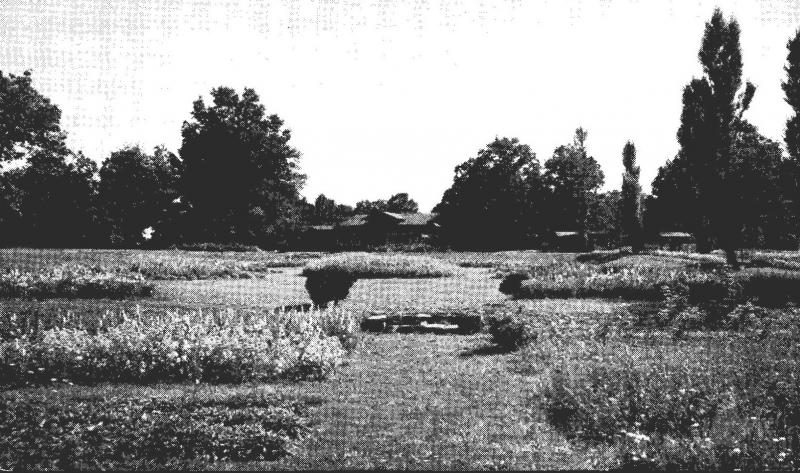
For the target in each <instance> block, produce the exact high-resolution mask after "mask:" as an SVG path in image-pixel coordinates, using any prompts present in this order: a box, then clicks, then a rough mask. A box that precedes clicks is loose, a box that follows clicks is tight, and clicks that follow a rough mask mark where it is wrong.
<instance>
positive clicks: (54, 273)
mask: <svg viewBox="0 0 800 473" xmlns="http://www.w3.org/2000/svg"><path fill="white" fill-rule="evenodd" d="M153 289H154V287H153V285H152V284H150V283H147V282H145V281H144V277H142V276H141V275H139V274H131V273H124V272H120V271H109V270H107V269H104V268H101V267H95V266H84V265H62V266H58V267H55V268H51V269H49V270H46V271H38V272H23V271H19V270H16V269H12V270H6V271H5V272H3V273H0V297H23V298H36V299H45V298H56V297H58V298H62V297H63V298H84V299H96V298H109V299H122V298H128V297H142V296H149V295H151V294H152V293H153Z"/></svg>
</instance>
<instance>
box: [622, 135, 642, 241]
mask: <svg viewBox="0 0 800 473" xmlns="http://www.w3.org/2000/svg"><path fill="white" fill-rule="evenodd" d="M622 165H623V166H624V167H625V172H624V173H623V174H622V232H623V233H625V234H627V236H628V241H629V242H630V245H631V249H632V250H633V252H634V253H638V252H639V251H641V249H642V219H641V209H640V196H641V193H642V186H641V185H640V184H639V166H637V165H636V146H634V144H633V143H631V142H630V141H628V142H627V143H625V147H624V148H622Z"/></svg>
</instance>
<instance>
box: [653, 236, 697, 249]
mask: <svg viewBox="0 0 800 473" xmlns="http://www.w3.org/2000/svg"><path fill="white" fill-rule="evenodd" d="M692 243H694V236H693V235H692V234H691V233H686V232H662V233H659V234H658V246H659V247H660V248H665V247H666V248H668V249H670V250H680V249H681V247H682V246H683V245H690V244H692Z"/></svg>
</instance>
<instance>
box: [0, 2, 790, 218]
mask: <svg viewBox="0 0 800 473" xmlns="http://www.w3.org/2000/svg"><path fill="white" fill-rule="evenodd" d="M715 6H719V7H720V8H721V9H722V11H723V13H724V14H725V15H726V16H731V15H733V16H734V17H735V18H736V19H737V20H738V21H739V24H740V26H741V30H742V34H741V44H742V54H743V60H744V79H746V80H750V81H752V82H753V83H754V84H755V85H756V86H757V87H758V89H757V91H756V95H755V98H754V100H753V103H752V106H751V109H750V110H749V111H748V112H747V114H746V115H745V117H746V118H747V119H748V120H750V121H751V122H752V123H753V124H755V125H756V126H757V127H758V128H759V130H760V131H761V132H762V133H763V134H764V135H766V136H768V137H770V138H772V139H774V140H776V141H779V142H781V143H782V137H783V130H784V124H785V121H786V119H787V118H788V116H789V114H790V113H791V109H790V108H789V106H788V105H787V104H786V103H785V102H784V100H783V92H782V91H781V88H780V83H781V80H782V79H783V78H784V77H785V73H784V70H783V67H784V65H785V61H786V54H787V50H786V42H787V41H788V39H789V38H790V37H791V36H793V35H794V33H795V31H796V30H797V28H798V27H800V0H792V1H790V0H786V1H780V0H771V1H760V2H759V1H753V0H746V1H734V0H731V1H722V0H716V1H703V0H674V1H653V0H649V1H644V0H642V1H633V0H574V1H569V0H567V1H565V0H553V1H523V0H507V1H501V0H497V1H478V0H439V1H433V0H431V1H423V0H398V1H390V0H369V1H357V0H341V1H338V0H317V1H311V0H295V1H257V0H249V1H248V0H236V1H234V0H227V1H225V0H152V1H145V0H141V1H136V0H127V1H119V2H117V1H111V2H109V1H95V0H72V1H70V0H42V1H39V0H27V1H26V0H0V70H2V71H3V72H4V73H15V74H20V73H22V72H23V71H24V70H26V69H30V70H32V71H33V79H34V86H35V87H36V88H37V90H39V91H40V92H41V93H43V94H44V95H45V96H47V97H49V98H50V99H51V100H52V101H53V102H54V103H56V104H57V105H58V106H59V107H60V108H61V110H62V111H63V114H62V121H61V123H62V128H63V129H65V130H66V131H67V133H68V144H69V145H70V147H71V148H72V149H74V150H81V151H83V152H84V154H86V155H87V156H89V157H90V158H92V159H95V160H97V161H98V162H101V161H102V160H103V159H105V158H106V157H108V155H109V154H110V153H111V152H112V151H114V150H117V149H119V148H121V147H123V146H128V145H140V146H142V147H144V148H148V149H152V148H153V147H154V146H156V145H159V144H164V145H166V146H167V147H168V148H169V149H170V150H172V151H174V152H177V151H178V149H179V148H180V141H181V138H180V129H181V125H182V123H183V122H184V121H185V120H188V119H190V113H191V110H192V102H193V101H194V100H196V99H197V98H198V97H200V96H203V97H206V98H208V97H209V92H210V90H211V89H212V88H214V87H218V86H222V85H224V86H228V87H233V88H235V89H237V90H238V91H239V92H241V91H242V89H243V88H244V87H250V88H253V89H255V91H256V92H257V93H258V95H259V96H260V98H261V102H262V103H263V104H264V105H265V107H266V109H267V112H268V113H270V114H271V113H275V114H277V115H279V116H280V117H281V118H282V119H283V120H284V121H285V124H286V126H287V127H288V128H289V129H291V130H292V140H291V141H292V143H293V144H294V146H295V147H296V148H297V149H298V150H300V151H301V153H302V155H303V157H302V160H301V167H302V170H303V172H305V173H306V174H307V175H308V179H307V181H306V185H305V187H304V189H303V191H302V194H303V195H304V196H306V197H307V198H308V199H309V200H311V201H313V199H314V198H315V197H316V196H317V195H318V194H320V193H324V194H325V195H326V196H328V197H329V198H333V199H335V200H336V201H337V202H339V203H345V204H350V205H353V204H355V202H357V201H359V200H362V199H370V200H374V199H378V198H384V199H385V198H388V197H389V196H390V195H392V194H394V193H397V192H408V193H409V194H410V196H411V197H412V198H413V199H415V200H416V201H417V202H419V204H420V209H421V210H422V211H429V210H430V209H431V208H432V207H433V206H434V205H436V203H438V202H439V200H440V199H441V196H442V193H443V192H444V191H445V189H447V188H448V187H449V186H450V184H451V183H452V180H453V171H454V168H455V166H457V165H458V164H460V163H462V162H463V161H466V160H467V159H469V158H471V157H474V156H475V155H476V154H477V152H478V151H479V150H480V149H481V148H483V147H484V146H486V145H487V144H488V143H490V142H491V141H492V140H493V139H494V138H495V137H504V136H508V137H516V138H519V140H520V141H521V142H523V143H525V144H528V145H530V146H531V148H532V149H533V151H534V152H535V153H536V155H537V157H538V159H539V161H540V162H541V163H543V162H544V161H545V160H546V159H547V158H549V157H550V156H552V153H553V150H554V149H555V148H556V147H557V146H559V145H561V144H566V143H569V142H570V141H571V140H572V136H573V133H574V130H575V128H577V127H578V126H582V127H583V128H585V129H586V130H588V132H589V135H588V140H587V146H588V148H589V153H590V154H591V155H592V156H594V157H595V158H596V159H597V160H598V161H599V162H600V164H601V166H602V168H603V171H604V173H605V175H606V184H605V186H604V189H605V190H611V189H618V188H619V187H620V184H621V181H622V178H621V175H622V163H621V155H622V147H623V145H624V144H625V142H626V141H627V140H631V141H633V142H634V143H635V145H636V148H637V152H638V161H639V164H640V166H641V179H642V184H643V186H644V190H645V191H647V190H649V188H650V182H652V180H653V178H654V177H655V175H656V172H657V170H658V167H659V166H661V165H663V164H664V163H665V162H666V160H667V159H669V158H671V157H673V156H674V155H675V153H676V152H677V150H678V144H677V140H676V136H675V135H676V132H677V129H678V126H679V122H680V111H681V93H682V89H683V87H684V86H685V85H686V84H687V83H688V82H689V81H690V80H691V79H692V77H693V76H699V75H700V74H701V72H702V71H701V67H700V64H699V62H698V59H697V51H698V49H699V47H700V42H701V38H702V33H703V27H704V23H705V22H706V21H708V19H709V18H710V17H711V14H712V12H713V10H714V7H715Z"/></svg>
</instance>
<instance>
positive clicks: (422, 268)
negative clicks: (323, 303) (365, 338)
mask: <svg viewBox="0 0 800 473" xmlns="http://www.w3.org/2000/svg"><path fill="white" fill-rule="evenodd" d="M456 270H457V268H456V267H455V266H453V265H452V264H450V263H447V262H445V261H442V260H439V259H435V258H429V257H426V256H419V255H413V256H412V255H393V254H372V253H340V254H337V255H334V256H329V257H325V258H320V259H318V260H315V261H311V262H309V263H308V264H306V266H305V268H303V273H302V275H303V276H306V277H308V276H313V275H320V274H326V275H330V276H331V278H333V277H340V276H347V277H351V278H357V279H358V278H438V277H447V276H452V275H453V274H454V273H455V272H456Z"/></svg>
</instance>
